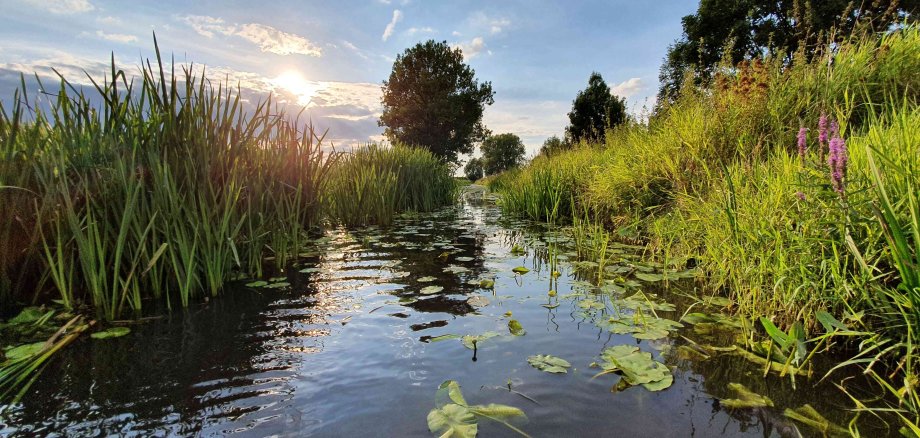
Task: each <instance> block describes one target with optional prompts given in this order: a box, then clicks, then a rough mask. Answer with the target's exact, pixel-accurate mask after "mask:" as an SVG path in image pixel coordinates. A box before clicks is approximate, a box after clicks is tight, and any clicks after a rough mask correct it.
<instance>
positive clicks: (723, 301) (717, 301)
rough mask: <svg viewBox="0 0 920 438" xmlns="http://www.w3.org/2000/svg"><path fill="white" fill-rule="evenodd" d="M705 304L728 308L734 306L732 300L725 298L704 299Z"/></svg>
mask: <svg viewBox="0 0 920 438" xmlns="http://www.w3.org/2000/svg"><path fill="white" fill-rule="evenodd" d="M703 302H704V303H706V304H708V305H710V306H715V307H728V306H731V305H732V300H730V299H728V298H725V297H716V296H712V297H706V298H703Z"/></svg>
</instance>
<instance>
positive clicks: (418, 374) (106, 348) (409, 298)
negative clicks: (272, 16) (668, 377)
mask: <svg viewBox="0 0 920 438" xmlns="http://www.w3.org/2000/svg"><path fill="white" fill-rule="evenodd" d="M528 228H529V229H528ZM538 228H539V227H537V228H534V227H533V226H532V225H529V224H526V223H522V222H517V221H509V220H506V219H503V218H502V217H501V216H500V214H499V212H498V210H497V208H495V207H494V206H492V205H491V204H490V203H482V202H478V201H476V200H475V199H467V200H466V201H465V202H464V204H463V206H462V207H459V208H454V209H448V210H446V211H445V212H442V213H439V214H436V215H433V216H429V215H422V216H420V217H419V218H417V219H411V218H410V219H405V220H401V221H399V222H398V223H397V224H396V226H395V227H394V228H393V229H391V230H388V231H382V230H376V229H368V230H361V231H356V232H345V231H344V230H334V231H332V232H329V233H327V235H326V238H324V239H322V240H320V241H319V242H317V243H316V244H315V245H313V246H311V247H308V248H305V249H304V255H305V256H308V257H306V258H304V259H302V260H301V261H299V262H298V263H297V264H296V265H295V266H292V267H291V268H290V269H289V270H288V271H287V272H285V274H286V275H287V276H288V280H289V281H290V282H291V287H290V289H289V290H270V289H247V288H239V290H234V291H231V293H228V294H225V295H222V296H221V297H219V298H217V299H214V300H212V301H211V302H210V303H209V304H207V305H202V306H199V307H197V308H194V309H191V310H189V312H188V314H183V313H182V312H175V313H174V314H173V315H172V316H171V317H170V318H169V319H168V320H161V321H154V322H152V323H150V324H147V325H143V326H138V327H137V329H136V330H135V333H134V334H132V335H131V336H128V337H125V338H120V339H117V340H112V341H108V342H105V343H92V342H85V343H82V344H80V345H79V346H78V347H77V348H73V349H71V350H68V351H65V352H64V353H63V354H62V357H61V359H60V360H58V361H56V362H54V364H53V366H52V367H50V368H49V369H48V370H47V371H46V373H45V377H43V379H42V380H41V381H39V382H38V384H37V385H36V387H37V393H36V394H35V396H34V397H32V398H30V399H29V400H27V402H26V403H25V408H24V409H19V410H16V411H14V412H13V413H12V414H11V420H10V421H9V422H8V424H9V425H11V428H7V429H0V433H3V434H6V433H10V432H13V430H14V429H13V428H15V427H19V428H21V429H20V431H21V432H23V433H26V432H31V433H36V434H39V433H40V434H47V433H52V432H55V433H63V434H75V435H84V434H90V433H94V432H95V431H99V430H102V431H104V432H106V433H119V434H127V435H132V434H133V435H145V436H146V435H157V434H159V435H164V434H199V435H206V436H207V435H224V434H227V433H238V434H241V435H246V436H265V435H273V434H277V435H282V436H302V435H314V436H353V435H368V434H370V435H373V436H426V435H429V433H428V431H427V427H426V419H425V417H426V415H427V413H428V411H429V410H430V409H431V408H433V407H434V392H435V389H436V388H437V386H438V384H440V383H441V382H442V381H444V380H447V379H454V380H457V381H458V382H460V384H461V385H462V386H463V392H464V395H465V396H466V397H467V399H468V400H469V401H470V402H471V403H493V402H494V403H502V404H509V405H513V406H517V407H520V408H522V409H524V411H525V412H526V413H527V414H528V417H529V423H527V424H525V425H523V426H522V427H523V428H524V429H525V430H526V431H528V432H531V433H532V434H533V435H534V436H560V435H570V436H598V435H609V436H690V435H693V434H696V435H698V436H712V435H726V436H736V435H750V436H765V435H766V436H771V435H773V436H784V435H787V434H788V433H792V429H790V427H791V426H790V423H789V422H788V420H786V419H785V418H783V416H782V414H781V412H782V409H783V408H785V407H797V406H800V405H801V404H803V403H805V402H808V403H811V404H813V405H815V406H816V407H818V408H819V411H822V413H824V414H825V415H832V414H835V412H836V415H839V414H840V410H839V407H840V406H844V405H845V403H844V402H843V401H842V400H841V398H840V396H841V394H840V393H839V391H837V390H836V388H832V387H830V388H828V386H830V385H824V386H821V387H819V388H813V387H812V384H801V383H800V388H799V390H798V391H793V390H792V389H791V387H790V385H789V383H788V380H781V379H777V378H773V377H770V378H768V379H766V380H764V379H762V378H760V377H759V373H760V371H759V369H757V367H753V368H752V367H751V366H750V365H749V364H747V363H746V362H744V361H739V360H737V359H734V358H731V357H718V358H715V359H712V360H709V361H706V362H690V361H687V360H682V359H678V358H677V357H676V355H673V354H671V353H670V352H669V351H674V348H673V346H675V345H676V343H677V342H678V341H675V340H655V341H642V342H641V343H640V344H639V345H641V346H642V349H643V350H645V351H651V352H653V355H654V357H655V359H656V360H660V361H662V362H665V363H667V364H668V365H670V366H671V367H673V368H674V369H675V371H674V379H675V382H674V384H673V386H672V387H670V388H668V389H667V390H665V391H662V392H658V393H651V392H648V391H646V390H645V389H643V388H637V387H634V388H629V389H626V390H623V391H620V392H615V393H612V392H611V388H612V387H613V386H614V385H615V384H616V383H617V381H618V378H617V377H616V376H612V375H608V376H600V377H597V378H593V379H592V376H594V375H595V374H596V373H597V372H598V371H599V370H597V369H592V368H589V367H588V365H589V364H590V363H591V362H593V361H597V360H599V359H598V355H599V354H600V352H601V351H602V350H603V349H604V348H605V347H610V346H614V345H620V344H628V345H636V344H637V342H636V340H635V339H633V338H632V337H631V336H630V335H628V334H626V335H618V334H613V333H611V332H610V331H608V330H606V329H604V328H601V327H599V325H601V326H603V322H604V321H605V320H607V319H608V318H610V317H611V316H614V317H615V316H617V315H618V313H617V312H620V313H619V314H620V315H626V316H629V315H632V314H633V313H632V312H633V310H631V309H626V308H622V309H617V306H621V307H622V303H621V302H619V301H617V300H611V299H610V298H607V297H605V296H603V295H600V296H596V297H592V298H591V300H594V301H597V302H600V303H603V304H604V307H603V309H601V310H598V309H594V310H592V309H590V308H589V309H585V308H583V307H582V306H580V305H579V304H578V303H579V302H584V300H586V299H588V297H591V296H592V292H591V290H589V289H586V288H585V283H584V282H583V281H582V280H583V278H582V277H583V276H582V275H580V274H578V275H577V274H576V273H575V272H573V271H572V270H571V267H570V266H567V265H561V266H560V268H559V270H560V271H562V274H563V275H562V276H561V278H560V279H559V280H558V284H555V283H553V279H552V278H551V276H550V273H549V269H548V266H547V265H546V264H545V262H546V261H545V260H541V259H540V257H535V256H534V254H537V255H544V256H545V254H547V253H548V252H549V249H550V248H553V249H555V248H556V247H555V245H554V241H555V240H556V239H554V238H553V237H552V235H550V234H546V233H541V232H537V231H538ZM538 238H539V239H540V240H537V239H538ZM561 240H564V239H561ZM516 244H517V245H522V246H525V247H526V249H527V250H528V251H527V254H523V255H512V254H511V253H510V249H511V247H512V246H513V245H516ZM444 252H449V253H450V254H448V255H447V257H440V256H441V255H442V254H443V253H444ZM562 252H565V251H564V247H563V251H562ZM445 258H446V259H445ZM458 258H460V259H459V260H458ZM451 265H453V266H460V267H463V268H466V269H467V271H465V272H459V273H451V272H445V271H444V268H445V267H448V266H451ZM516 266H526V267H528V268H530V269H532V271H531V272H530V273H528V274H526V275H523V276H517V275H514V274H512V273H511V269H512V268H514V267H516ZM311 268H315V269H311ZM302 269H306V270H307V271H308V272H307V273H299V271H300V270H302ZM311 271H313V272H311ZM592 275H594V276H595V278H596V274H592ZM423 276H431V277H434V278H435V281H433V282H430V283H420V282H418V279H419V278H420V277H423ZM482 278H494V280H495V287H494V294H493V293H492V291H491V290H483V289H480V288H479V287H478V286H476V285H473V284H471V282H472V283H477V284H478V280H479V279H482ZM427 285H437V286H441V287H443V288H444V289H443V291H441V292H439V293H436V294H432V295H424V294H421V293H420V291H421V288H422V287H424V286H427ZM551 288H555V289H556V290H557V292H558V297H557V298H553V299H551V298H549V297H548V296H547V291H548V290H549V289H551ZM571 294H581V295H578V296H577V297H572V295H571ZM473 296H483V297H485V298H486V299H487V300H488V302H489V303H488V305H485V306H484V307H483V306H480V305H481V304H482V302H480V303H475V300H474V301H473V303H474V304H478V305H477V306H474V305H472V304H471V302H470V301H469V300H470V298H471V297H473ZM565 296H569V297H570V298H563V297H565ZM650 296H651V295H650ZM479 300H480V301H481V299H479ZM551 302H553V303H558V304H559V306H558V307H555V308H552V309H547V308H544V307H541V304H548V303H551ZM509 311H510V312H512V315H513V317H514V318H515V319H517V320H518V321H520V322H521V324H522V325H523V327H524V329H525V330H526V331H527V334H526V335H525V336H523V337H512V336H510V335H508V328H507V322H508V318H507V317H505V313H506V312H509ZM663 314H667V315H668V317H671V318H679V316H680V315H679V314H678V315H676V316H675V315H673V314H669V313H668V312H663ZM487 331H495V332H497V333H500V334H502V336H499V337H495V338H491V339H488V340H485V341H483V342H482V343H481V345H478V348H477V351H476V359H477V360H476V361H475V362H474V361H472V360H471V358H472V357H473V352H472V351H471V350H469V349H467V348H464V347H463V346H462V345H461V343H460V341H459V340H458V339H449V340H445V341H439V342H431V340H432V338H434V337H437V336H440V335H447V334H454V335H466V334H482V333H485V332H487ZM423 341H424V342H423ZM532 354H551V355H555V356H559V357H562V358H565V359H567V360H568V361H569V362H571V363H572V368H571V369H570V372H569V373H568V374H566V375H551V374H548V373H543V372H540V371H537V370H535V369H533V368H531V367H530V366H529V365H528V364H527V361H526V358H527V357H528V356H529V355H532ZM752 376H754V377H752ZM509 380H510V381H511V382H512V385H513V388H514V389H515V390H516V391H520V392H521V393H524V394H526V395H527V396H528V397H531V398H533V399H535V400H537V401H538V402H539V404H535V403H533V402H530V401H528V400H526V399H524V398H522V397H520V396H518V395H516V394H514V393H512V392H508V391H507V390H504V391H503V390H496V389H494V388H496V387H506V386H505V385H506V384H507V382H508V381H509ZM736 381H742V382H744V383H745V384H746V385H748V386H749V387H751V389H753V390H754V391H755V392H760V393H764V394H767V395H769V396H771V397H772V398H773V400H774V402H776V404H777V408H776V409H772V410H753V411H743V412H741V411H736V412H728V411H726V410H723V409H722V408H721V407H720V406H719V405H718V403H717V402H716V401H715V400H714V398H713V396H712V395H710V394H713V395H718V396H720V397H726V396H728V395H729V393H728V392H727V391H726V390H725V386H726V384H727V383H729V382H736ZM480 388H482V389H480ZM833 409H837V410H836V411H834V410H833ZM48 412H56V414H54V415H53V416H52V415H48V414H47V413H48ZM480 430H481V433H482V436H496V435H497V436H506V435H507V430H506V429H502V428H501V427H500V426H496V425H493V424H488V423H482V424H481V426H480Z"/></svg>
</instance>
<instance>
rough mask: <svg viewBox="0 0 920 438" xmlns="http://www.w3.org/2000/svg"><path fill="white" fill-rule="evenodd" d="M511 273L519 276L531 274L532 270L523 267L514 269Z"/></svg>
mask: <svg viewBox="0 0 920 438" xmlns="http://www.w3.org/2000/svg"><path fill="white" fill-rule="evenodd" d="M511 272H514V273H515V274H518V275H524V274H526V273H528V272H530V269H527V268H525V267H523V266H518V267H516V268H514V269H512V270H511Z"/></svg>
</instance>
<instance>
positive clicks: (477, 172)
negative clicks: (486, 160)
mask: <svg viewBox="0 0 920 438" xmlns="http://www.w3.org/2000/svg"><path fill="white" fill-rule="evenodd" d="M463 174H464V175H466V178H467V179H469V180H470V181H476V180H478V179H481V178H482V177H483V176H485V175H484V174H483V170H482V159H481V158H470V161H467V162H466V166H464V167H463Z"/></svg>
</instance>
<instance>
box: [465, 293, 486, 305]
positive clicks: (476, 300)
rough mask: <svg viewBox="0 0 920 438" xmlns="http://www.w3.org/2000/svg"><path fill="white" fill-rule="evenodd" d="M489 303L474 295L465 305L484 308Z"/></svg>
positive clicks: (480, 296) (483, 298)
mask: <svg viewBox="0 0 920 438" xmlns="http://www.w3.org/2000/svg"><path fill="white" fill-rule="evenodd" d="M489 302H490V301H489V299H488V298H486V297H484V296H482V295H474V296H472V297H469V298H467V300H466V303H467V304H469V305H471V306H473V307H485V306H488V305H489Z"/></svg>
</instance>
